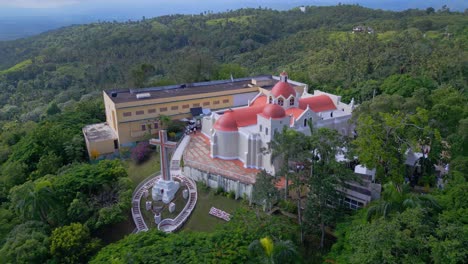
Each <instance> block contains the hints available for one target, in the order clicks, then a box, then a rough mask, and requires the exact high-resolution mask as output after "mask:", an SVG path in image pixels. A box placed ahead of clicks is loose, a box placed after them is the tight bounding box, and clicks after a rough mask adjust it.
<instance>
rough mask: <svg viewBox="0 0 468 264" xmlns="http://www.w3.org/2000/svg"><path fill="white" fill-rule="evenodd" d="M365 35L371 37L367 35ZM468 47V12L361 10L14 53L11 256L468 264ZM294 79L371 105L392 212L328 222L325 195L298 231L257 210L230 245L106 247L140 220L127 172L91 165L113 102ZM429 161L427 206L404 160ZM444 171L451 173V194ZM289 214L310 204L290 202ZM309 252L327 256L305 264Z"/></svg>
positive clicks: (6, 212) (371, 157)
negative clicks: (209, 84) (89, 147)
mask: <svg viewBox="0 0 468 264" xmlns="http://www.w3.org/2000/svg"><path fill="white" fill-rule="evenodd" d="M356 26H363V27H364V28H365V30H364V32H354V33H353V27H356ZM368 27H369V28H371V29H372V30H369V32H368V30H367V28H368ZM467 46H468V16H467V14H466V12H465V13H459V12H451V11H450V10H449V9H448V8H446V7H444V8H441V9H438V10H436V9H434V8H427V9H426V10H406V11H402V12H392V11H382V10H372V9H367V8H363V7H360V6H356V5H339V6H333V7H307V8H306V12H301V11H300V10H299V9H293V10H289V11H275V10H269V9H240V10H235V11H229V12H225V13H215V14H214V13H208V12H206V13H202V14H200V15H171V16H162V17H157V18H152V19H143V20H140V21H129V22H125V23H113V22H100V23H94V24H87V25H75V26H70V27H64V28H61V29H58V30H54V31H50V32H46V33H43V34H40V35H37V36H33V37H29V38H25V39H19V40H15V41H4V42H0V203H1V205H0V223H1V225H0V255H1V256H4V258H3V259H4V260H5V262H6V263H44V262H57V263H62V262H64V263H83V262H87V261H89V260H92V262H94V263H100V262H109V261H112V262H115V263H128V262H144V261H150V260H151V259H154V258H161V257H166V258H167V259H168V261H174V262H180V263H182V262H186V261H187V260H188V259H196V260H199V261H209V262H214V261H217V260H218V261H220V262H226V263H229V262H238V263H239V262H246V261H247V260H248V259H250V260H252V261H253V262H254V263H258V262H259V261H267V262H268V261H270V263H276V262H275V261H277V262H278V261H280V262H281V263H284V259H282V257H284V255H281V254H278V255H275V254H276V253H271V252H270V254H267V255H255V254H254V253H252V252H253V250H251V251H249V245H250V246H251V247H253V246H255V243H253V244H252V242H255V240H259V239H261V238H264V237H267V236H270V237H273V240H274V241H273V240H272V241H270V242H271V243H270V242H268V241H267V242H268V243H270V244H271V248H272V250H273V248H275V247H274V246H273V245H277V246H278V248H279V249H278V252H288V251H287V250H284V249H287V248H290V247H291V246H292V245H291V244H290V242H291V241H292V243H294V247H296V248H297V249H298V250H297V251H298V252H299V253H300V254H299V255H301V256H302V258H303V259H302V261H303V262H310V261H323V260H325V259H327V260H328V261H337V262H338V263H381V262H390V263H394V262H397V263H398V262H402V263H403V262H410V263H416V262H417V263H428V262H434V263H466V262H467V261H468V250H467V249H468V230H467V226H468V219H467V218H466V216H467V215H468V196H467V193H468V192H467V190H468V183H467V180H468V138H467V135H468V132H467V131H468V92H467V89H466V88H467V77H468V54H467V51H468V47H467ZM282 70H286V71H288V73H289V76H290V77H291V79H293V80H298V81H301V82H305V83H307V84H308V85H309V87H310V89H320V90H324V91H328V92H333V93H336V94H339V95H342V96H343V100H344V101H350V100H351V99H352V98H354V99H355V101H356V102H357V103H358V104H360V106H359V107H358V109H357V111H356V113H355V114H354V117H353V120H354V121H355V122H356V124H357V127H356V132H357V135H358V137H357V138H356V139H355V140H353V141H350V142H346V144H347V147H348V148H349V149H350V150H351V151H352V152H354V153H356V155H357V156H358V157H359V162H360V163H362V164H364V165H366V166H368V167H373V168H376V169H377V177H378V181H379V182H380V183H382V184H383V186H384V190H383V193H382V198H381V199H380V200H378V201H376V202H375V203H372V204H371V205H370V206H369V207H366V208H364V209H361V210H359V211H358V212H357V213H352V212H345V213H340V212H337V211H334V210H328V209H327V210H325V211H317V210H324V209H323V208H324V207H323V205H325V206H326V205H327V204H329V201H330V198H327V197H329V196H327V195H329V194H326V193H324V196H323V197H325V198H323V199H322V200H319V199H315V200H313V199H309V200H308V201H307V202H306V204H305V208H306V209H305V212H304V215H303V216H302V217H299V218H300V219H299V221H298V223H296V222H294V223H289V222H279V223H278V220H277V219H275V218H274V217H272V218H267V219H261V217H266V216H262V215H261V214H259V213H258V212H257V213H253V212H252V211H242V212H238V213H237V215H239V217H238V219H237V220H235V221H233V223H230V224H228V225H226V226H224V227H223V228H224V229H223V228H220V229H219V230H217V231H216V232H214V233H209V234H208V233H184V232H181V233H178V234H175V235H165V234H161V233H158V232H149V233H145V234H138V235H130V236H128V237H126V238H125V239H123V240H121V241H119V242H117V243H115V244H111V245H108V246H106V247H104V248H103V246H104V242H103V241H101V240H100V239H98V238H97V234H98V233H99V232H100V231H102V229H103V228H105V227H109V226H111V225H113V224H115V223H119V222H121V221H123V220H125V219H126V218H127V215H128V214H127V212H128V211H129V207H130V200H131V193H132V190H133V187H134V184H133V183H132V182H131V181H129V179H128V177H127V172H126V170H125V167H124V166H123V165H122V163H121V162H120V161H119V160H114V161H101V162H95V163H89V161H88V159H87V157H86V151H85V144H84V140H83V136H82V134H81V128H82V127H83V126H84V125H85V124H89V123H95V122H99V121H103V120H104V119H105V117H104V109H103V105H102V102H101V98H100V92H101V91H102V90H103V89H108V88H114V87H115V88H127V87H148V86H157V85H166V84H174V83H189V82H196V81H205V80H216V79H228V78H230V76H231V74H232V75H233V76H234V77H244V76H249V75H255V74H278V73H279V72H280V71H282ZM284 134H285V137H284V138H276V139H275V140H276V141H278V142H281V141H283V142H286V143H290V144H291V145H288V146H289V150H291V149H292V150H295V149H296V150H297V148H294V146H296V147H297V146H301V148H304V149H303V150H304V151H307V150H308V149H307V148H305V147H311V146H315V147H316V148H318V147H320V146H323V149H326V147H327V146H326V145H321V144H325V143H327V142H324V141H323V140H321V139H323V138H327V137H329V138H330V139H333V140H331V141H335V136H334V135H332V134H330V132H327V131H317V132H316V133H315V135H316V136H315V137H311V138H310V139H307V140H308V143H304V144H299V145H293V144H297V143H298V142H299V143H300V142H301V141H300V140H305V139H303V138H302V139H299V138H297V137H298V136H297V135H294V134H291V133H284ZM331 141H330V142H331ZM337 144H338V143H337ZM422 146H430V149H431V151H430V152H429V154H428V156H427V159H425V160H424V162H425V163H424V164H422V168H423V169H422V170H423V173H422V177H421V178H420V179H419V180H418V181H417V182H416V183H415V185H417V186H421V187H422V189H423V191H424V193H426V194H424V195H420V194H418V193H416V192H415V191H414V189H413V187H414V185H413V186H409V185H407V184H405V179H404V178H405V176H404V175H405V167H404V161H403V159H404V152H405V151H404V150H406V149H407V148H413V149H415V150H416V151H418V150H419V149H420V148H422ZM283 150H284V151H286V152H284V151H283V153H289V152H287V151H288V149H283ZM276 151H280V152H281V150H276ZM309 152H310V149H309ZM291 153H294V151H291ZM297 153H303V154H304V153H306V152H297ZM297 153H296V154H297ZM296 154H295V155H296ZM291 155H292V154H291ZM304 155H305V154H304ZM291 158H295V159H299V158H300V157H298V156H297V155H296V156H294V157H293V156H291ZM315 165H316V166H318V167H317V168H319V169H318V170H317V172H316V173H317V176H320V175H321V174H322V175H326V174H327V172H329V171H335V170H336V174H339V171H340V170H338V169H337V167H339V166H340V165H339V164H335V165H334V166H335V167H333V168H331V167H329V166H330V164H322V163H320V162H318V163H317V164H315ZM434 165H440V166H445V167H447V168H449V173H448V174H447V175H445V176H444V178H443V181H444V183H445V187H444V188H443V189H442V190H439V189H438V188H437V186H436V177H435V171H434ZM327 166H328V167H327ZM291 176H292V177H294V175H291ZM262 177H263V176H262V175H259V180H258V182H259V183H262V184H264V185H265V186H266V187H265V188H266V189H267V190H269V191H267V192H263V193H267V194H268V193H269V192H270V191H271V192H274V190H273V191H272V190H271V188H270V189H268V188H269V186H270V184H271V181H270V182H269V181H268V180H265V179H263V178H262ZM296 179H302V178H296ZM327 179H328V178H327ZM308 180H310V182H305V183H303V184H304V186H308V187H309V188H310V189H311V190H315V191H316V192H317V193H320V192H321V190H322V189H324V188H322V187H323V186H328V187H330V188H328V189H329V190H334V189H335V188H332V187H333V185H327V184H330V182H333V181H334V180H333V179H330V180H323V179H322V178H321V177H315V176H314V177H311V179H308ZM336 181H337V182H338V180H336ZM297 182H299V180H297ZM293 187H294V186H291V188H293ZM262 188H263V187H262ZM257 189H258V188H257ZM418 190H421V188H419V189H418ZM291 191H293V189H291ZM258 195H260V196H261V195H262V192H259V193H258ZM282 202H283V203H284V204H293V205H294V203H295V201H289V200H288V197H286V198H285V201H282ZM319 202H320V203H319ZM299 208H300V206H299ZM320 208H322V209H320ZM327 208H328V207H327ZM336 208H338V207H336ZM296 209H297V208H296ZM299 211H300V210H299ZM332 211H333V212H332ZM292 212H294V210H292ZM322 213H323V214H322ZM299 215H301V213H300V212H299ZM317 215H321V216H322V217H321V218H319V217H317ZM328 216H329V217H328ZM248 219H251V220H248ZM302 220H304V221H302ZM246 223H250V224H251V225H247V224H246ZM255 223H257V224H256V225H255ZM266 223H267V224H266ZM318 227H320V228H318ZM298 230H300V231H298ZM325 230H327V232H328V233H329V234H330V233H331V234H332V235H333V236H335V237H336V243H335V244H334V245H333V247H332V248H330V244H331V243H332V242H333V239H332V240H329V241H328V243H325V245H323V241H321V242H322V243H320V244H321V245H320V246H317V244H319V243H318V242H317V241H319V240H321V239H320V236H322V238H323V235H324V233H325ZM330 230H331V231H330ZM280 231H284V233H282V232H280ZM322 240H323V239H322ZM190 241H193V243H191V242H190ZM265 241H266V240H262V241H261V243H263V244H262V245H264V244H265V243H267V242H265ZM158 245H159V246H160V247H158ZM251 247H250V248H251ZM101 248H102V249H101ZM173 248H179V249H180V248H185V249H186V251H184V252H179V251H174V252H171V250H172V249H173ZM370 249H372V250H370ZM158 250H161V252H158V254H156V253H155V252H157V251H158ZM281 250H282V251H281ZM309 250H314V251H316V252H318V253H317V254H310V253H305V252H307V251H309ZM293 251H294V250H293ZM293 251H290V252H293ZM149 252H152V253H155V254H149ZM273 252H276V251H274V250H273ZM310 255H314V258H313V260H311V259H308V256H310ZM291 256H292V255H291ZM317 256H318V257H317ZM262 257H265V259H262ZM276 257H278V258H276ZM281 260H283V261H281ZM289 261H301V260H300V257H299V259H296V258H292V257H291V258H289Z"/></svg>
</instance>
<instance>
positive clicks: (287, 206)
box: [279, 200, 297, 214]
mask: <svg viewBox="0 0 468 264" xmlns="http://www.w3.org/2000/svg"><path fill="white" fill-rule="evenodd" d="M279 207H280V208H281V209H283V210H285V211H286V212H288V213H292V214H294V213H296V212H297V205H296V203H295V202H293V201H287V200H281V201H280V202H279Z"/></svg>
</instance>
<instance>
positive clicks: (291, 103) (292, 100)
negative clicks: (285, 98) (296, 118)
mask: <svg viewBox="0 0 468 264" xmlns="http://www.w3.org/2000/svg"><path fill="white" fill-rule="evenodd" d="M289 105H294V97H291V99H289Z"/></svg>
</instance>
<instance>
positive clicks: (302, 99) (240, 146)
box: [202, 73, 354, 175]
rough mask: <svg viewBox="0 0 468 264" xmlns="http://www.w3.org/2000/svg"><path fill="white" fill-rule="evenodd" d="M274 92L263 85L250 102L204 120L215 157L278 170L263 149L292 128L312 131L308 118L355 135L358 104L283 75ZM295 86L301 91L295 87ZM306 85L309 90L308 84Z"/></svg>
mask: <svg viewBox="0 0 468 264" xmlns="http://www.w3.org/2000/svg"><path fill="white" fill-rule="evenodd" d="M279 79H280V82H278V83H277V84H276V85H275V86H274V87H273V89H272V90H271V91H268V90H265V89H261V91H260V92H259V93H258V95H257V96H256V97H255V98H254V99H253V100H252V101H250V102H249V104H248V106H246V107H240V108H233V109H226V110H222V111H217V112H214V113H212V115H211V116H206V117H204V118H203V120H202V133H203V134H204V135H206V136H207V137H208V138H209V139H210V144H211V147H210V148H211V157H212V158H220V159H226V160H233V159H238V160H240V161H242V163H243V164H244V167H246V168H255V169H264V170H266V171H267V172H268V173H270V174H273V175H274V174H275V172H276V168H277V166H275V165H277V164H272V163H271V155H270V154H268V153H266V152H265V151H264V150H265V149H268V143H269V142H270V141H271V140H272V138H273V137H274V134H275V133H278V132H280V131H282V130H283V127H284V126H286V127H289V128H292V129H295V130H296V131H299V132H302V133H304V134H310V129H309V127H308V124H307V123H308V122H309V121H311V122H312V124H313V126H314V127H327V128H331V129H335V130H337V131H338V132H339V133H341V134H342V135H346V136H349V135H352V131H353V127H352V125H351V124H350V123H349V122H348V120H349V119H350V118H351V114H352V111H353V109H354V102H353V101H351V103H350V104H345V103H343V102H341V97H340V96H336V95H333V94H329V93H324V92H321V91H317V90H316V91H314V94H309V93H308V92H307V87H306V85H305V84H301V83H297V82H293V81H290V80H288V77H287V74H286V73H282V74H281V76H280V78H279ZM291 84H294V85H296V86H298V85H300V86H302V87H299V89H300V88H302V89H303V91H299V89H297V87H296V89H295V88H293V86H292V85H291ZM304 87H305V88H304Z"/></svg>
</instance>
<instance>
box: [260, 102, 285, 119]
mask: <svg viewBox="0 0 468 264" xmlns="http://www.w3.org/2000/svg"><path fill="white" fill-rule="evenodd" d="M262 116H263V117H265V118H270V117H271V118H283V117H285V116H286V111H284V109H283V107H281V106H279V105H276V104H267V105H266V106H265V108H263V112H262Z"/></svg>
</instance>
